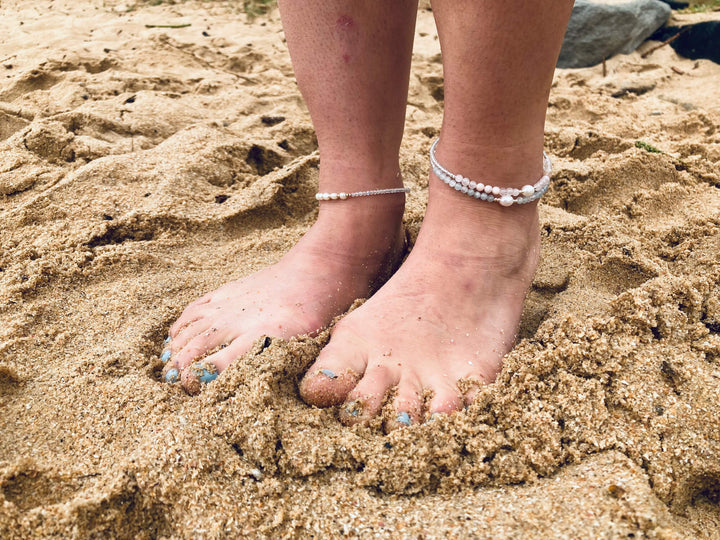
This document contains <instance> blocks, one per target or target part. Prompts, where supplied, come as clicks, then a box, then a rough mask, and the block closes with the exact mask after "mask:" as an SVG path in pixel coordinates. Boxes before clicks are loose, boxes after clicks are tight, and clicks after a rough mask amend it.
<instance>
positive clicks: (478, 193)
mask: <svg viewBox="0 0 720 540" xmlns="http://www.w3.org/2000/svg"><path fill="white" fill-rule="evenodd" d="M474 196H475V198H476V199H479V198H480V197H482V193H480V192H479V191H476V192H475V195H474Z"/></svg>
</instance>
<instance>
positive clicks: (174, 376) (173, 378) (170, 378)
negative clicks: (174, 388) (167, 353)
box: [165, 368, 180, 383]
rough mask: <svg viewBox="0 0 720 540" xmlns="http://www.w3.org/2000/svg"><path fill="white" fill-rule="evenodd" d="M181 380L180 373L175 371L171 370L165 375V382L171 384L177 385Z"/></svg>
mask: <svg viewBox="0 0 720 540" xmlns="http://www.w3.org/2000/svg"><path fill="white" fill-rule="evenodd" d="M179 378H180V372H179V371H178V370H177V369H175V368H172V369H169V370H168V372H167V373H166V374H165V381H166V382H169V383H176V382H178V379H179Z"/></svg>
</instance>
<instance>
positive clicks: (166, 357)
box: [160, 350, 172, 362]
mask: <svg viewBox="0 0 720 540" xmlns="http://www.w3.org/2000/svg"><path fill="white" fill-rule="evenodd" d="M171 355H172V353H171V352H170V351H169V350H167V351H163V353H162V354H161V355H160V360H162V361H163V362H167V361H168V360H170V356H171Z"/></svg>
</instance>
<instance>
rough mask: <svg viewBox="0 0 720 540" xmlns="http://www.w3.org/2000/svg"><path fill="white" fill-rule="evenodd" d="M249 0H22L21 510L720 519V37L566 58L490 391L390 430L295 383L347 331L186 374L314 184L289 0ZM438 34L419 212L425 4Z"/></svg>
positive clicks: (1, 188) (174, 531) (290, 525)
mask: <svg viewBox="0 0 720 540" xmlns="http://www.w3.org/2000/svg"><path fill="white" fill-rule="evenodd" d="M238 4H239V2H233V3H225V2H197V1H188V2H183V3H180V4H177V5H168V4H167V3H164V4H161V5H159V6H150V5H148V4H137V5H135V4H132V3H125V4H120V3H119V2H110V1H107V0H106V1H100V0H84V1H77V2H62V1H59V0H58V1H48V0H42V1H41V0H28V1H24V2H20V1H19V0H9V1H4V2H3V3H2V5H1V6H0V31H1V32H2V35H3V39H2V42H0V74H1V75H2V78H1V79H0V197H1V198H0V246H1V249H0V411H1V412H2V414H1V415H0V537H1V538H8V539H13V538H237V537H238V536H240V535H247V536H250V537H266V538H287V537H297V538H310V537H319V538H331V537H340V536H357V537H361V538H371V537H388V538H619V537H623V538H626V537H634V538H665V539H671V538H720V399H719V396H720V66H718V65H715V64H712V63H710V62H707V61H697V62H695V61H689V60H685V59H682V58H679V57H677V56H676V55H675V54H674V52H673V51H672V50H671V49H670V48H669V47H664V48H661V49H658V50H656V51H655V52H653V53H652V54H650V55H649V56H647V57H646V58H642V57H641V53H642V52H643V51H647V50H648V49H649V48H651V47H652V46H653V45H656V44H652V43H647V44H645V45H643V48H642V49H641V50H640V51H638V52H635V53H633V54H631V55H627V56H620V57H617V58H612V59H610V60H609V61H608V62H607V64H606V66H605V73H603V67H602V66H597V67H594V68H587V69H582V70H559V71H557V73H556V75H555V80H554V83H553V91H552V96H551V99H550V104H549V108H548V124H547V130H546V132H547V137H546V146H547V151H548V153H549V154H550V155H551V157H552V158H553V161H554V163H555V174H554V181H553V184H552V186H551V188H550V191H549V193H548V195H547V196H546V197H545V198H544V199H543V201H542V204H541V219H542V241H543V253H542V260H541V263H540V268H539V271H538V274H537V277H536V278H535V281H534V283H533V287H532V290H531V291H530V293H529V296H528V301H527V305H526V309H525V312H524V316H523V322H522V327H521V338H522V339H521V341H520V342H519V344H518V345H517V347H516V348H515V350H514V351H513V352H511V353H510V354H509V356H508V358H507V360H506V362H505V367H504V368H503V371H502V372H501V374H500V376H499V378H498V380H497V381H496V382H495V383H494V384H491V385H489V386H487V387H485V388H484V389H483V390H482V391H481V392H480V395H479V397H478V399H477V401H476V402H475V403H474V404H473V405H472V406H471V407H470V408H469V410H467V411H463V412H461V413H457V414H455V415H452V416H449V417H443V418H440V419H438V420H435V421H433V422H431V423H428V424H425V425H421V426H415V427H412V428H409V429H403V430H398V431H395V432H393V433H391V434H390V435H385V434H383V432H382V430H381V429H380V427H379V425H370V426H365V427H354V428H346V427H343V426H341V425H340V424H339V423H338V421H337V420H336V411H335V410H333V409H327V410H319V409H314V408H310V407H308V406H306V405H305V404H304V403H303V402H302V401H301V400H300V399H299V397H298V392H297V386H296V382H297V379H298V377H299V376H300V375H301V374H302V372H303V370H304V369H305V368H306V367H307V366H308V364H309V363H310V362H312V360H313V358H314V357H315V355H316V354H317V352H318V351H319V349H320V347H321V346H322V344H323V343H324V342H325V341H326V340H327V337H328V332H324V333H323V334H322V335H320V336H318V337H317V338H314V339H311V338H300V339H298V340H293V341H291V342H289V343H287V342H282V341H280V340H277V339H267V340H266V339H261V340H259V341H258V342H257V344H256V346H255V348H254V349H253V350H252V351H251V352H250V353H249V354H248V355H246V356H245V357H244V358H241V359H239V360H238V361H237V362H236V363H235V364H234V365H233V366H232V367H231V368H230V369H228V370H227V371H226V372H225V374H224V375H223V376H222V377H221V378H219V379H218V380H217V381H215V382H214V383H212V384H211V385H209V386H208V387H207V388H206V389H205V390H204V391H203V392H202V394H200V395H199V396H197V397H191V396H189V395H187V394H186V393H184V392H183V391H182V389H181V388H179V387H178V386H169V385H167V384H163V383H161V382H160V378H159V374H160V370H161V366H162V363H161V362H160V360H159V358H158V354H159V353H160V352H161V349H162V341H163V338H164V337H165V335H166V332H167V328H168V326H169V324H170V323H171V322H172V321H173V320H174V319H175V318H176V317H177V316H178V315H179V314H180V312H181V311H182V309H183V308H184V306H185V305H186V304H187V303H188V302H190V301H191V300H193V299H195V298H196V297H198V296H199V295H201V294H203V293H204V292H207V291H209V290H212V289H214V288H216V287H218V286H219V285H221V284H222V283H224V282H226V281H228V280H230V279H234V278H238V277H241V276H245V275H247V274H249V273H251V272H253V271H255V270H257V269H259V268H262V267H264V266H266V265H268V264H270V263H272V262H273V261H276V260H278V258H280V257H281V256H282V254H283V253H284V252H285V251H286V250H287V249H289V247H290V246H291V245H293V243H294V242H295V241H297V239H298V238H300V236H301V235H302V234H303V232H304V231H306V230H307V228H308V227H309V226H310V225H311V223H312V222H313V219H314V218H315V215H316V211H317V207H316V203H315V201H314V198H313V196H312V195H313V193H314V191H315V189H316V187H317V171H318V161H317V155H316V152H315V151H316V141H315V138H314V134H313V130H312V126H311V123H310V121H309V117H308V114H307V111H306V109H305V107H304V105H303V103H302V100H301V97H300V95H299V93H298V90H297V87H296V84H295V82H294V79H293V74H292V66H291V64H290V60H289V57H288V54H287V51H286V48H285V45H284V43H283V34H282V29H281V25H280V22H279V18H278V14H277V13H276V12H271V13H270V14H268V15H263V16H260V17H258V18H256V19H254V20H252V21H251V20H248V19H247V18H246V17H245V15H244V14H242V13H241V10H240V9H239V8H238ZM684 17H685V19H688V18H692V16H690V15H686V16H684ZM188 23H189V24H190V26H186V27H183V28H147V27H146V25H147V24H154V25H161V24H165V25H167V24H172V25H180V24H188ZM413 61H414V65H413V75H412V80H411V85H410V96H409V106H408V110H407V126H406V132H405V139H404V142H403V147H402V169H403V173H404V175H405V179H406V185H407V186H408V187H410V188H411V190H412V191H411V193H410V195H409V198H408V200H409V204H408V208H407V212H406V215H405V222H406V224H407V227H408V229H409V231H410V234H411V237H412V238H414V237H415V235H416V234H417V231H418V228H419V224H420V222H421V220H422V215H423V210H424V206H425V203H426V201H427V174H428V160H427V157H426V156H427V151H428V149H429V146H430V144H431V142H432V138H433V137H434V136H435V135H436V134H437V132H438V129H439V126H440V122H441V114H442V97H443V94H442V71H441V64H440V56H439V47H438V43H437V38H436V34H435V30H434V24H433V21H432V14H431V13H429V12H428V11H427V10H424V9H423V10H421V12H420V18H419V23H418V29H417V36H416V49H415V54H414V57H413ZM653 149H658V150H659V151H658V152H655V151H653Z"/></svg>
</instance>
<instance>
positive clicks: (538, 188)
mask: <svg viewBox="0 0 720 540" xmlns="http://www.w3.org/2000/svg"><path fill="white" fill-rule="evenodd" d="M439 142H440V139H439V138H438V139H435V142H434V143H433V144H432V146H431V147H430V165H431V166H432V170H433V172H434V173H435V176H437V177H438V178H439V179H440V180H442V181H443V182H445V183H446V184H447V185H448V186H450V187H451V188H454V189H455V190H456V191H459V192H461V193H465V194H466V195H468V196H470V197H475V198H476V199H480V200H483V201H488V202H495V201H497V202H499V203H500V204H501V205H502V206H511V205H513V204H526V203H529V202H532V201H536V200H537V199H539V198H540V197H542V196H543V195H545V192H546V191H547V190H548V188H549V187H550V172H551V171H552V163H551V162H550V158H549V157H548V155H547V154H546V153H545V152H543V176H542V178H540V180H538V181H537V182H536V183H535V184H534V185H530V184H528V185H525V186H523V187H522V188H520V189H517V188H501V187H497V186H491V185H490V184H483V183H482V182H473V181H472V180H470V179H469V178H465V177H464V176H462V175H460V174H455V173H451V172H450V171H448V170H447V169H446V168H445V167H443V166H442V165H440V163H438V160H437V158H436V157H435V149H436V148H437V145H438V143H439Z"/></svg>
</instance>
